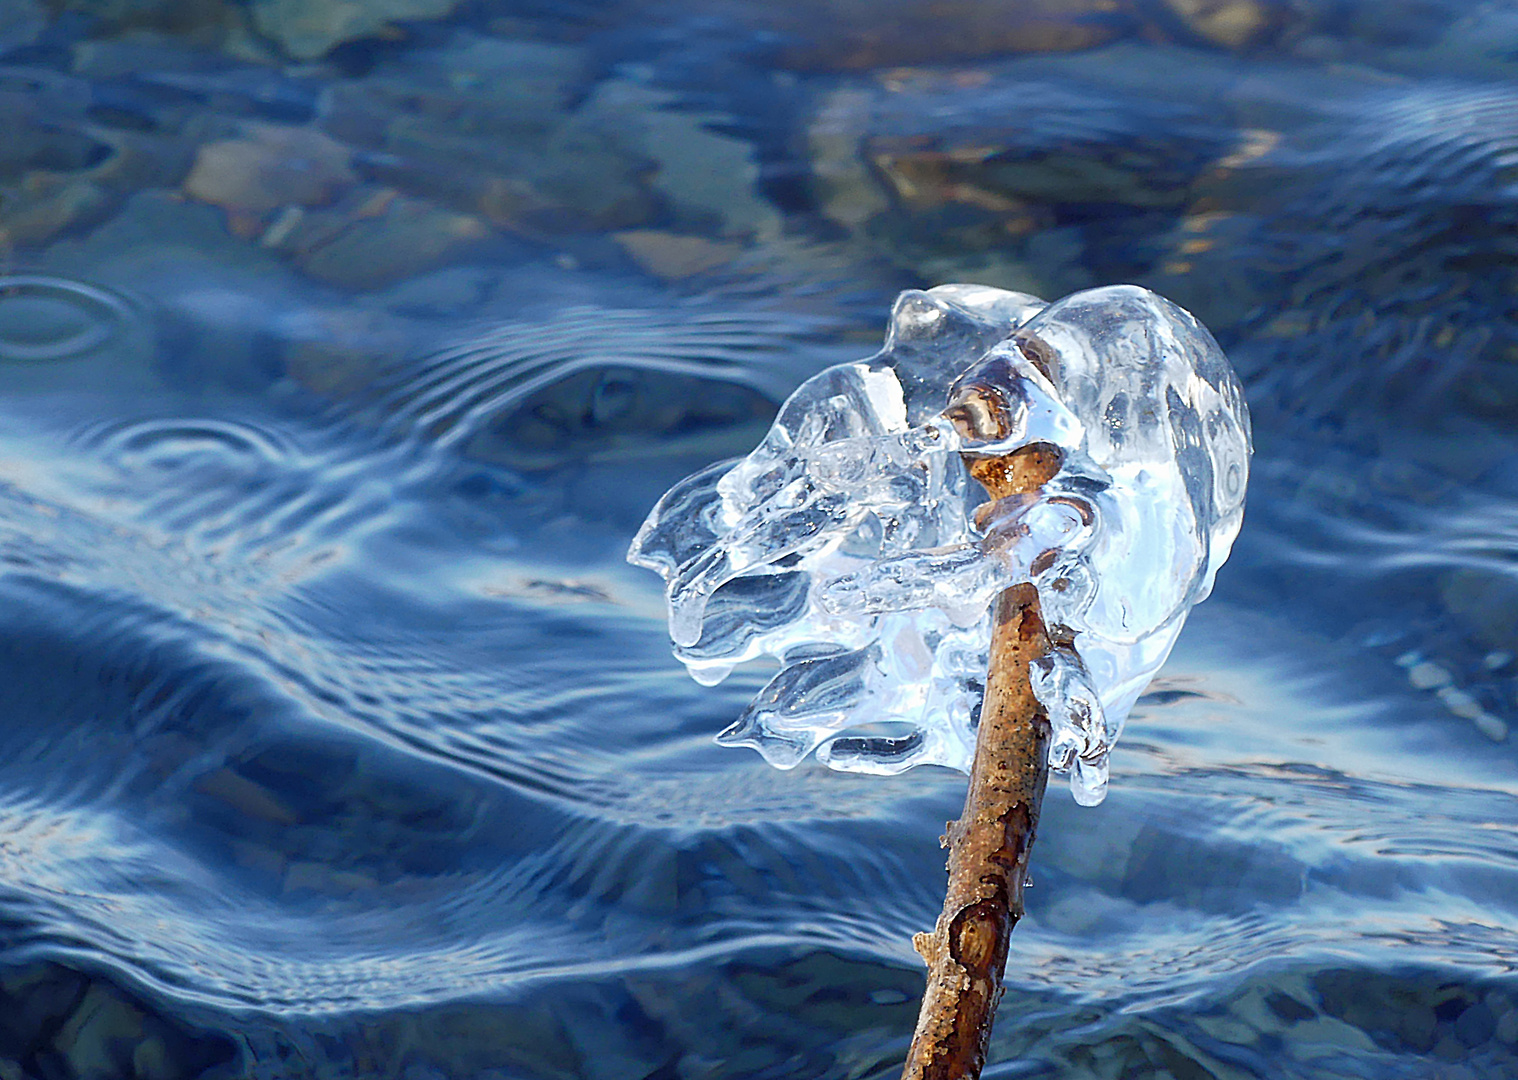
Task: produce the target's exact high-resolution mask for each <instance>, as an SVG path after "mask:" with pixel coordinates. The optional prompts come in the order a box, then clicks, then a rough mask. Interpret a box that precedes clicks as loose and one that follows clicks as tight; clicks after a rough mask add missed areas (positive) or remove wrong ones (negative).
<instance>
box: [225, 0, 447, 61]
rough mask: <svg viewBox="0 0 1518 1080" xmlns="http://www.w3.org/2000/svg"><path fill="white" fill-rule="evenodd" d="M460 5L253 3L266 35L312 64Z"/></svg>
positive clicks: (338, 0)
mask: <svg viewBox="0 0 1518 1080" xmlns="http://www.w3.org/2000/svg"><path fill="white" fill-rule="evenodd" d="M456 3H457V0H253V19H254V23H255V25H256V26H257V27H258V29H259V30H260V31H262V32H263V33H264V34H267V35H268V36H269V37H271V38H273V39H274V40H275V41H277V42H278V43H279V44H280V46H281V47H282V48H283V49H284V50H285V52H286V53H288V54H289V55H290V56H292V57H294V58H295V59H297V60H314V59H316V58H317V57H319V56H324V55H326V54H327V53H328V52H331V51H332V49H333V48H335V47H336V46H338V45H341V44H344V43H345V42H349V41H358V40H360V39H362V38H368V37H383V36H393V35H394V34H395V33H396V32H397V28H396V25H395V24H397V23H401V22H407V21H423V20H432V19H441V18H443V17H445V16H447V15H448V14H449V13H451V12H452V11H453V8H454V6H455V4H456Z"/></svg>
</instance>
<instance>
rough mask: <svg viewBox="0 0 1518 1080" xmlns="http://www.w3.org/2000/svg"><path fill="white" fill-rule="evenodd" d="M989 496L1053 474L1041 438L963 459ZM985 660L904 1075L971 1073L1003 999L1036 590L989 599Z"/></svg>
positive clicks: (1033, 719)
mask: <svg viewBox="0 0 1518 1080" xmlns="http://www.w3.org/2000/svg"><path fill="white" fill-rule="evenodd" d="M967 463H968V465H969V469H970V473H971V475H973V476H974V477H975V478H976V479H977V480H979V481H980V482H981V484H982V485H984V486H985V488H986V490H987V491H988V492H990V494H991V497H992V498H993V499H1001V498H1006V497H1007V496H1009V495H1026V494H1031V493H1033V492H1036V491H1037V490H1038V489H1039V488H1041V487H1042V486H1043V485H1044V484H1046V483H1048V482H1049V481H1050V480H1051V479H1053V477H1054V475H1055V473H1057V472H1058V471H1059V466H1060V453H1059V450H1058V449H1057V448H1055V447H1053V446H1049V445H1047V444H1035V445H1033V446H1029V447H1025V448H1024V449H1022V450H1019V451H1017V452H1015V453H1012V454H1008V455H1006V456H1004V457H983V458H976V459H971V460H969V461H968V462H967ZM992 619H993V621H992V625H991V660H990V669H989V671H988V672H987V676H986V695H985V700H984V701H983V702H982V704H981V710H980V729H979V732H978V733H977V735H976V741H975V761H974V764H973V765H972V766H971V771H970V789H969V791H968V793H967V794H966V796H965V812H964V814H963V815H962V816H961V817H960V819H959V820H958V821H956V822H950V823H949V826H948V833H947V835H945V836H944V837H943V840H942V843H943V844H944V845H945V846H946V847H948V849H949V886H948V891H947V892H946V894H945V896H944V905H943V914H941V915H939V917H938V924H937V926H935V927H934V929H933V932H932V933H931V934H918V935H917V936H916V937H915V938H914V939H913V940H912V944H913V946H914V947H915V948H916V949H917V951H918V952H919V953H921V954H922V958H923V959H924V960H925V961H927V964H928V987H927V990H926V991H925V992H924V994H923V998H922V1010H921V1011H920V1012H919V1013H918V1017H917V1031H916V1033H915V1034H914V1035H913V1037H912V1048H911V1050H910V1051H908V1053H907V1061H906V1068H905V1070H904V1071H903V1073H902V1076H903V1080H951V1078H955V1080H957V1078H970V1080H973V1078H975V1077H978V1076H980V1070H981V1067H982V1066H983V1065H984V1064H985V1061H986V1047H987V1044H988V1043H989V1042H990V1038H991V1020H992V1018H993V1016H994V1015H995V1013H996V1006H997V1003H998V1002H999V1001H1000V1000H1001V992H1002V991H1001V980H1002V972H1003V969H1004V968H1005V967H1006V963H1007V946H1008V944H1009V942H1010V939H1011V935H1012V928H1013V927H1014V926H1016V925H1017V920H1018V919H1020V918H1021V917H1022V914H1023V882H1024V881H1025V880H1026V874H1027V870H1028V855H1029V852H1030V851H1031V850H1032V847H1033V835H1034V833H1035V831H1036V830H1037V828H1038V812H1039V807H1040V806H1041V804H1042V803H1043V798H1044V784H1045V782H1046V781H1047V780H1048V777H1049V766H1048V756H1049V755H1048V750H1049V720H1048V717H1046V716H1045V715H1044V711H1043V707H1042V706H1040V705H1039V703H1038V700H1037V699H1036V698H1035V697H1034V696H1033V687H1032V684H1031V683H1030V681H1029V675H1028V667H1029V665H1030V664H1031V663H1033V661H1034V660H1036V659H1038V658H1039V657H1040V656H1042V655H1043V654H1044V653H1045V652H1047V651H1048V649H1049V634H1048V631H1047V630H1046V628H1045V627H1044V620H1043V616H1042V615H1041V613H1040V611H1039V604H1038V590H1037V589H1035V588H1034V587H1033V586H1032V585H1031V584H1027V583H1024V584H1020V585H1014V586H1012V587H1011V588H1009V589H1007V590H1005V591H1004V592H1002V594H1001V595H1000V596H999V597H997V600H996V609H995V613H994V615H993V617H992Z"/></svg>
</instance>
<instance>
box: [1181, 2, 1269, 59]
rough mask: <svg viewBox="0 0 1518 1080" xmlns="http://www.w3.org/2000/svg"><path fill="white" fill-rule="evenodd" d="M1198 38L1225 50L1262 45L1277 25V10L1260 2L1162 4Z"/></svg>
mask: <svg viewBox="0 0 1518 1080" xmlns="http://www.w3.org/2000/svg"><path fill="white" fill-rule="evenodd" d="M1164 4H1165V6H1166V7H1167V8H1169V9H1170V10H1171V11H1172V12H1173V13H1174V14H1175V15H1177V16H1179V17H1180V19H1181V20H1182V21H1183V22H1184V23H1185V24H1186V26H1187V28H1188V29H1190V30H1191V31H1192V32H1193V33H1195V34H1196V35H1197V36H1198V37H1200V38H1202V39H1204V40H1205V41H1209V42H1211V43H1212V44H1214V45H1221V46H1223V47H1224V48H1229V49H1241V48H1247V47H1249V46H1252V45H1257V44H1259V43H1261V42H1263V41H1265V40H1266V39H1267V38H1268V37H1269V35H1270V34H1271V32H1272V31H1273V30H1275V29H1276V28H1277V27H1278V26H1279V25H1280V22H1281V10H1280V6H1279V5H1277V4H1272V3H1262V2H1260V0H1164Z"/></svg>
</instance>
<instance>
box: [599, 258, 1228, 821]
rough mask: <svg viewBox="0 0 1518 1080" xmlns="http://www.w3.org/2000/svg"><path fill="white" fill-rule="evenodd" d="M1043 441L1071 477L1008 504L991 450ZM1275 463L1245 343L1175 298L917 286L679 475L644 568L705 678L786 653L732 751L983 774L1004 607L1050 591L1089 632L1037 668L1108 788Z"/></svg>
mask: <svg viewBox="0 0 1518 1080" xmlns="http://www.w3.org/2000/svg"><path fill="white" fill-rule="evenodd" d="M1031 443H1053V444H1056V445H1057V446H1059V447H1060V449H1061V450H1062V452H1063V455H1064V456H1063V461H1062V465H1061V468H1060V471H1059V473H1058V475H1057V476H1055V478H1054V479H1053V480H1052V481H1051V482H1050V483H1048V484H1047V485H1045V486H1044V488H1043V489H1042V491H1041V492H1040V493H1038V494H1037V495H1031V496H1021V497H1013V498H1006V499H1002V500H1000V501H997V502H987V501H986V496H985V492H984V491H983V489H981V488H980V486H979V485H978V484H977V483H976V482H974V481H973V480H971V479H970V477H969V475H968V473H967V471H966V467H965V464H964V457H963V455H965V454H971V455H977V454H1003V453H1009V452H1011V451H1013V450H1015V449H1017V448H1019V447H1022V446H1026V445H1029V444H1031ZM1249 455H1250V443H1249V416H1248V412H1247V410H1246V408H1245V405H1244V399H1243V395H1242V393H1241V392H1240V389H1239V385H1238V382H1237V380H1236V379H1235V377H1234V374H1233V372H1232V370H1231V369H1230V368H1229V366H1228V361H1227V360H1226V359H1225V358H1224V356H1223V353H1222V351H1221V350H1220V349H1219V348H1218V345H1217V343H1216V342H1215V341H1214V340H1213V338H1212V335H1211V334H1209V333H1208V332H1207V330H1206V328H1205V327H1203V326H1202V325H1201V324H1200V323H1198V322H1197V321H1196V320H1195V319H1194V318H1192V316H1191V315H1190V314H1188V313H1187V312H1185V311H1183V310H1182V309H1180V308H1179V307H1177V306H1176V305H1174V304H1172V303H1170V302H1169V301H1168V300H1165V299H1164V298H1163V297H1160V296H1157V295H1155V294H1154V293H1151V292H1149V291H1147V290H1145V289H1141V288H1138V287H1135V286H1129V285H1120V286H1111V287H1107V288H1101V289H1091V290H1089V291H1086V292H1080V293H1076V294H1074V295H1073V296H1068V297H1066V298H1065V299H1063V300H1060V301H1058V302H1057V303H1054V304H1045V303H1044V302H1043V301H1041V300H1038V299H1037V298H1035V297H1032V296H1027V295H1024V294H1020V293H1009V292H1004V291H1002V290H999V289H992V288H988V287H983V286H975V285H941V286H939V287H937V288H934V289H929V290H927V291H926V292H920V291H911V292H906V293H903V294H902V295H901V297H900V298H899V299H898V300H897V301H896V305H895V308H894V310H893V311H892V314H891V325H890V329H889V332H888V334H887V337H886V343H885V347H884V349H882V350H881V351H880V352H879V353H878V354H876V355H875V356H873V357H871V358H870V359H868V360H862V361H858V362H856V363H850V364H841V365H838V366H837V367H832V368H828V369H827V370H825V371H822V372H820V373H819V374H817V375H815V376H813V377H812V378H811V379H808V380H807V381H806V382H805V383H803V384H802V385H801V386H800V387H799V388H798V389H797V390H796V392H795V393H794V394H792V395H791V397H790V399H789V400H788V401H786V403H785V404H784V405H783V406H782V407H781V409H780V413H779V415H778V416H777V417H776V419H775V423H774V426H773V427H771V429H770V431H769V433H768V434H767V435H766V436H765V438H764V440H763V442H761V443H760V444H759V446H758V447H757V448H756V449H755V450H754V451H753V452H752V453H750V454H749V455H748V456H747V457H745V458H741V459H738V460H737V461H728V462H722V463H720V464H717V465H713V466H711V467H710V468H707V469H705V470H703V471H701V472H699V473H697V474H695V475H694V476H691V477H688V478H687V479H686V480H684V481H682V482H681V483H679V484H677V485H676V486H675V487H674V488H673V489H671V490H670V491H669V492H668V493H667V494H666V495H665V496H664V498H663V499H661V500H660V501H659V503H658V505H657V506H655V507H654V509H653V511H652V512H651V513H650V514H649V517H648V520H647V521H646V522H645V523H644V525H643V527H642V529H641V530H640V531H639V532H638V535H637V538H636V539H635V540H634V541H633V544H632V548H631V550H630V551H629V553H628V559H629V560H630V561H631V562H633V563H635V564H637V565H639V566H644V567H647V568H649V569H651V570H655V571H657V572H658V573H659V574H661V575H662V576H663V577H664V579H665V582H666V585H667V590H668V597H669V627H670V636H671V637H672V638H673V639H674V644H675V655H676V656H678V657H679V658H680V660H682V661H683V662H684V663H685V665H686V667H687V668H688V669H689V671H690V673H691V675H692V676H693V677H694V678H695V679H696V680H697V681H698V682H701V683H703V684H707V685H711V684H714V683H717V682H719V681H721V680H722V679H723V678H725V677H726V676H727V674H728V673H729V672H730V671H731V670H732V669H733V667H734V665H736V664H739V663H742V662H744V661H747V660H751V659H754V658H756V657H759V656H761V655H767V656H771V657H774V658H776V659H778V660H779V662H780V671H779V673H778V674H777V675H775V677H774V678H773V679H771V680H770V682H769V684H768V685H767V686H766V687H765V688H764V689H763V690H762V691H760V693H759V695H758V696H757V697H756V698H755V699H754V700H753V702H752V703H751V704H750V705H749V706H748V708H747V709H746V710H745V711H744V713H743V715H742V716H741V717H739V718H738V720H737V721H736V722H735V723H734V724H733V725H732V726H731V727H729V728H728V729H727V730H726V731H724V732H723V733H722V734H721V735H720V736H719V737H718V738H719V741H721V742H723V743H727V744H732V745H748V746H753V747H755V748H756V749H757V750H758V751H759V752H760V753H761V754H763V755H764V756H765V758H766V759H767V760H768V761H769V762H770V763H771V764H773V765H776V766H779V767H781V768H790V767H791V766H794V765H795V764H797V763H798V762H799V761H801V760H802V759H803V758H804V757H805V756H806V755H807V754H808V753H811V752H813V751H815V752H816V754H817V757H818V759H819V760H821V761H822V762H823V763H825V764H826V765H828V766H830V767H832V768H835V769H842V770H847V771H853V772H868V773H896V772H900V771H902V770H904V769H907V768H910V767H911V766H913V765H921V764H928V763H932V764H938V765H947V766H950V767H951V768H956V769H960V770H963V771H968V770H969V767H970V761H971V758H972V756H973V754H974V748H975V724H976V722H977V719H978V708H979V702H980V697H981V692H982V689H983V682H984V679H985V673H986V663H987V652H988V648H989V644H990V617H989V610H990V607H991V601H992V600H993V599H994V597H995V595H996V594H997V593H998V592H999V591H1000V590H1001V589H1004V588H1006V587H1007V586H1008V585H1011V584H1013V583H1016V582H1020V581H1031V582H1033V583H1034V584H1035V585H1036V587H1037V588H1038V592H1039V597H1040V601H1041V603H1042V606H1043V612H1044V618H1045V621H1046V622H1047V623H1048V624H1049V626H1050V628H1051V632H1052V636H1053V637H1054V638H1056V639H1057V640H1059V641H1060V642H1062V643H1063V644H1061V645H1059V646H1058V647H1056V649H1055V650H1054V651H1053V652H1052V653H1050V654H1049V656H1048V657H1046V659H1045V660H1044V661H1042V662H1041V663H1040V664H1039V665H1038V666H1037V667H1036V670H1035V672H1034V690H1035V693H1036V694H1037V695H1038V697H1039V700H1040V701H1041V702H1042V703H1043V705H1044V707H1045V708H1046V709H1047V711H1048V713H1049V717H1050V721H1051V724H1052V727H1053V737H1052V740H1051V744H1050V752H1049V756H1050V762H1049V763H1050V766H1051V767H1052V768H1053V769H1054V770H1056V771H1058V772H1067V773H1069V776H1070V783H1071V789H1072V791H1073V792H1074V795H1075V798H1076V800H1077V801H1078V802H1081V803H1083V804H1086V805H1092V804H1095V803H1098V802H1100V801H1101V800H1102V798H1103V797H1104V795H1105V793H1106V788H1107V757H1108V753H1109V751H1110V750H1111V748H1112V745H1113V743H1114V741H1115V740H1116V739H1117V737H1118V734H1119V732H1120V731H1121V730H1122V726H1123V721H1124V720H1125V719H1126V718H1127V715H1128V712H1129V710H1130V709H1131V708H1132V707H1133V704H1134V702H1135V700H1137V698H1138V696H1139V695H1140V694H1141V693H1142V692H1143V689H1144V687H1145V686H1146V685H1147V684H1148V682H1149V680H1150V678H1151V677H1152V676H1153V675H1154V673H1155V672H1156V671H1157V670H1158V669H1159V667H1160V665H1161V664H1162V663H1164V661H1165V658H1166V656H1167V655H1169V653H1170V649H1171V646H1172V645H1174V643H1175V639H1176V636H1177V635H1178V634H1179V633H1180V629H1181V624H1182V623H1183V622H1184V621H1185V618H1186V614H1187V612H1188V611H1189V610H1190V609H1191V606H1192V605H1193V604H1195V603H1197V602H1198V601H1200V600H1202V599H1203V598H1204V597H1206V596H1207V594H1208V592H1210V591H1211V589H1212V583H1213V576H1214V575H1215V574H1216V572H1217V568H1218V566H1219V565H1221V564H1222V562H1223V560H1224V559H1226V558H1227V557H1228V551H1229V548H1230V546H1231V545H1232V543H1233V539H1234V537H1235V535H1237V533H1238V529H1239V524H1240V521H1241V519H1242V516H1243V509H1244V488H1245V483H1246V480H1247V478H1248V471H1249Z"/></svg>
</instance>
